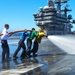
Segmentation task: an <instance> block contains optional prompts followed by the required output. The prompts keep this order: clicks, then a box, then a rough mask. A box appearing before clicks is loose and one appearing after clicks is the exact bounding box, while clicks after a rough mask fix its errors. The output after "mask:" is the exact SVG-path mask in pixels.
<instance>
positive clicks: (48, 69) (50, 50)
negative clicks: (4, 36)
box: [0, 35, 75, 75]
mask: <svg viewBox="0 0 75 75" xmlns="http://www.w3.org/2000/svg"><path fill="white" fill-rule="evenodd" d="M60 36H61V37H62V38H63V37H64V38H65V39H66V38H67V40H68V39H69V38H72V39H74V38H75V36H74V35H68V36H69V38H68V37H67V35H65V36H62V35H60ZM70 36H71V37H70ZM51 37H52V38H55V37H57V38H59V39H61V40H62V38H61V37H59V36H57V35H55V36H51ZM52 38H49V39H48V38H43V40H42V42H41V44H39V51H38V56H37V57H31V58H26V59H23V60H21V59H20V57H19V58H18V59H16V60H13V58H11V60H10V61H8V62H5V63H2V61H1V57H0V64H1V65H0V75H75V70H74V69H75V54H70V53H68V52H67V51H65V48H64V50H63V48H60V47H58V45H57V46H56V42H57V41H55V40H54V41H55V42H54V41H53V39H52ZM56 40H57V39H56ZM58 41H59V40H58ZM69 41H70V39H69ZM52 42H53V43H54V44H55V45H54V44H53V43H52ZM62 42H64V41H62ZM57 43H58V42H57ZM64 43H65V44H66V42H64ZM58 44H61V43H60V42H59V43H58ZM71 44H72V43H71ZM9 46H10V49H11V50H13V51H11V54H10V55H11V57H12V55H13V52H14V50H15V49H16V48H17V47H16V46H17V44H13V45H10V44H9ZM11 47H12V48H11ZM0 56H1V53H0ZM18 56H20V53H19V54H18Z"/></svg>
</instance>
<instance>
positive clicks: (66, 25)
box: [33, 0, 75, 35]
mask: <svg viewBox="0 0 75 75" xmlns="http://www.w3.org/2000/svg"><path fill="white" fill-rule="evenodd" d="M67 2H68V0H54V1H53V0H48V6H44V8H42V7H40V10H39V13H35V14H33V16H34V20H35V21H36V25H37V26H39V27H40V28H41V27H43V28H44V30H46V31H47V34H48V35H51V34H70V33H71V28H73V25H72V24H73V23H75V20H72V19H73V18H72V15H68V14H67V12H69V11H71V10H70V9H68V7H67ZM71 20H72V21H71Z"/></svg>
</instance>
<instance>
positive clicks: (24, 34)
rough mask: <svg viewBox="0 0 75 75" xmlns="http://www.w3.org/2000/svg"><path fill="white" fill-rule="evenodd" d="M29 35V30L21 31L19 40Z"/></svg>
mask: <svg viewBox="0 0 75 75" xmlns="http://www.w3.org/2000/svg"><path fill="white" fill-rule="evenodd" d="M29 35H30V32H29V31H27V32H23V33H22V35H21V37H20V40H25V39H26V37H27V36H29Z"/></svg>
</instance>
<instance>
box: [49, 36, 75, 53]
mask: <svg viewBox="0 0 75 75" xmlns="http://www.w3.org/2000/svg"><path fill="white" fill-rule="evenodd" d="M48 38H49V40H50V41H52V42H53V43H54V44H55V45H56V46H58V47H59V48H61V49H62V50H64V51H65V52H67V53H68V54H75V35H50V36H48Z"/></svg>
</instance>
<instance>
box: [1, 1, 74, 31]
mask: <svg viewBox="0 0 75 75" xmlns="http://www.w3.org/2000/svg"><path fill="white" fill-rule="evenodd" d="M47 2H48V0H0V31H2V30H3V28H4V24H9V25H10V30H11V31H13V30H19V29H31V28H33V27H34V28H35V29H36V30H37V29H39V27H38V26H36V22H35V21H34V16H33V14H34V13H38V12H39V8H40V7H43V8H44V6H47V5H48V4H47ZM68 5H70V6H69V7H68V8H70V9H72V12H69V13H68V14H71V15H72V16H73V18H75V12H74V11H75V10H74V1H73V0H69V2H68ZM74 29H75V27H74V28H73V30H74Z"/></svg>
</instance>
